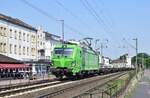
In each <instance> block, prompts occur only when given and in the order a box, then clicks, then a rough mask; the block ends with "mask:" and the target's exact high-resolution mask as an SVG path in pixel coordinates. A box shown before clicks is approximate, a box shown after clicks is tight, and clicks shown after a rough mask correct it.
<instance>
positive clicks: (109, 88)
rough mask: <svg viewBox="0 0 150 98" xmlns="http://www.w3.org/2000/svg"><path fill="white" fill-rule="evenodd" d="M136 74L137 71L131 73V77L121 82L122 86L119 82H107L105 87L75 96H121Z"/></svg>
mask: <svg viewBox="0 0 150 98" xmlns="http://www.w3.org/2000/svg"><path fill="white" fill-rule="evenodd" d="M134 75H135V73H133V74H130V75H129V77H128V78H127V79H126V80H125V81H124V82H122V83H121V86H120V87H121V88H120V87H119V86H118V84H115V85H111V84H105V88H102V87H99V88H94V90H92V91H87V92H85V93H84V94H82V95H79V96H76V97H74V98H119V96H120V95H122V94H123V93H124V91H125V89H126V87H127V85H128V84H129V83H130V80H131V79H132V78H133V76H134Z"/></svg>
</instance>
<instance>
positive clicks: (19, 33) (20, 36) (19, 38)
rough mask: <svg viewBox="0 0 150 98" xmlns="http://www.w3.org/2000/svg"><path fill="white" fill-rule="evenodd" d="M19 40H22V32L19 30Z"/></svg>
mask: <svg viewBox="0 0 150 98" xmlns="http://www.w3.org/2000/svg"><path fill="white" fill-rule="evenodd" d="M19 40H21V32H19Z"/></svg>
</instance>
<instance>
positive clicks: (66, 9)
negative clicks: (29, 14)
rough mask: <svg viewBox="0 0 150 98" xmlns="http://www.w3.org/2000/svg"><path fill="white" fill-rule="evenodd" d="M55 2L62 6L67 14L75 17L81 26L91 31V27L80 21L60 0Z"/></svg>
mask: <svg viewBox="0 0 150 98" xmlns="http://www.w3.org/2000/svg"><path fill="white" fill-rule="evenodd" d="M55 2H56V3H57V4H58V5H59V6H61V7H62V8H63V9H64V10H65V11H66V12H68V13H69V14H70V15H71V16H73V17H74V18H75V19H76V20H78V21H79V22H80V23H81V24H83V25H84V26H86V27H87V29H88V30H91V29H90V28H91V27H90V26H89V25H88V24H87V23H85V22H84V21H83V20H82V19H80V18H79V17H78V16H77V15H76V14H74V13H73V12H72V11H71V10H69V9H68V8H67V7H65V6H64V5H63V4H62V3H61V2H60V1H59V0H55Z"/></svg>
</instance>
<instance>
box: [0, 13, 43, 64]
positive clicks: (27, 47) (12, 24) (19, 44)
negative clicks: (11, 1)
mask: <svg viewBox="0 0 150 98" xmlns="http://www.w3.org/2000/svg"><path fill="white" fill-rule="evenodd" d="M43 39H44V34H43V32H42V31H40V30H39V31H38V30H37V29H35V28H34V27H32V26H30V25H28V24H26V23H24V22H23V21H21V20H19V19H16V18H12V17H9V16H6V15H3V14H0V54H3V55H6V56H8V57H12V58H14V59H17V60H21V61H24V60H36V59H37V56H38V54H37V53H38V48H41V47H42V48H43V46H44V45H45V43H44V40H43Z"/></svg>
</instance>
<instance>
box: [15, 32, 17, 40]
mask: <svg viewBox="0 0 150 98" xmlns="http://www.w3.org/2000/svg"><path fill="white" fill-rule="evenodd" d="M15 39H17V31H16V30H15Z"/></svg>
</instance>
